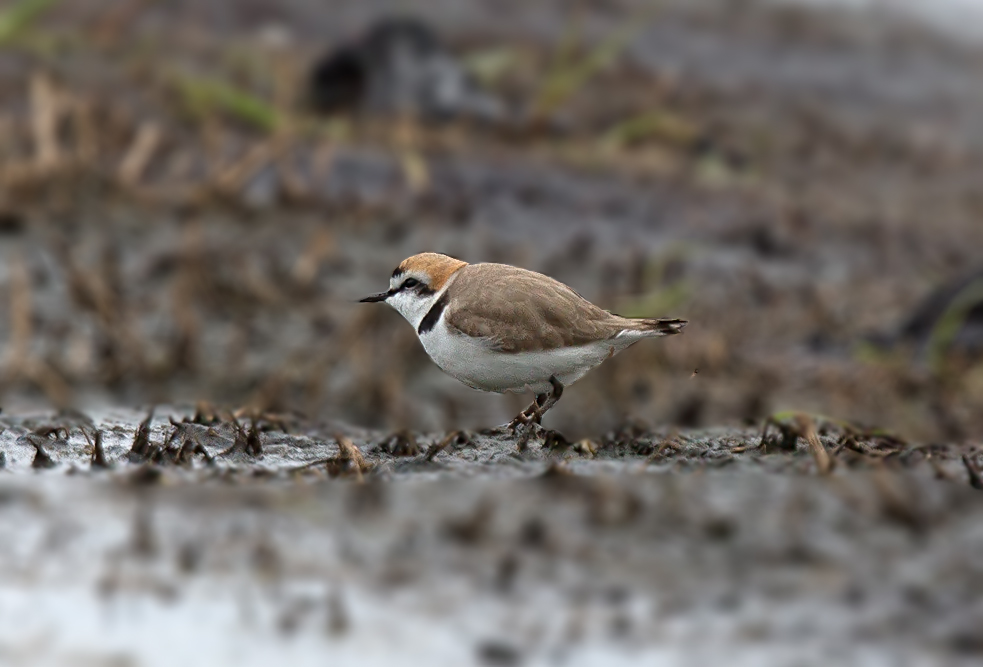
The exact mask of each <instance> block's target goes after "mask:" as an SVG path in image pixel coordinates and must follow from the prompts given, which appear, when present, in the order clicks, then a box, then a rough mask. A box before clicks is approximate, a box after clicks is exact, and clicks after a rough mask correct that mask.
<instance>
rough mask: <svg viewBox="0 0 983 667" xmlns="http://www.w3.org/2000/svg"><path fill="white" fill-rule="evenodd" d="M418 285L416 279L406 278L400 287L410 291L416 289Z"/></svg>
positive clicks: (418, 282)
mask: <svg viewBox="0 0 983 667" xmlns="http://www.w3.org/2000/svg"><path fill="white" fill-rule="evenodd" d="M419 284H420V281H419V280H417V279H416V278H407V279H406V280H404V281H403V285H402V287H403V289H412V288H414V287H416V286H417V285H419Z"/></svg>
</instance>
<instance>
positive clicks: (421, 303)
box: [361, 252, 467, 327]
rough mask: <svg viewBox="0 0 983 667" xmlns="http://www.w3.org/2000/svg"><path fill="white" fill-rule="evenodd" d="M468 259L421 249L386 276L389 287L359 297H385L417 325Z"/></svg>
mask: <svg viewBox="0 0 983 667" xmlns="http://www.w3.org/2000/svg"><path fill="white" fill-rule="evenodd" d="M465 266H467V262H462V261H461V260H459V259H454V258H453V257H448V256H447V255H441V254H439V253H435V252H424V253H420V254H419V255H413V256H412V257H407V258H406V259H404V260H403V261H402V262H401V263H400V265H399V266H397V267H396V270H395V271H393V273H392V277H391V278H390V279H389V289H388V290H387V291H385V292H380V293H379V294H373V295H372V296H367V297H365V298H364V299H362V300H361V301H362V303H371V302H376V301H385V302H386V303H388V304H389V305H390V306H392V307H393V308H395V309H396V310H397V311H399V314H400V315H402V316H403V317H404V318H406V320H407V321H408V322H409V323H410V324H412V325H413V326H414V327H418V326H419V325H420V321H421V320H422V319H423V318H424V316H425V315H426V314H427V312H428V311H429V310H430V308H431V307H432V306H433V304H434V302H436V301H437V299H438V298H439V295H440V293H441V292H442V290H443V289H444V288H445V287H446V286H447V283H448V281H449V280H450V279H451V277H452V276H453V275H454V274H455V273H457V272H458V271H459V270H460V269H462V268H464V267H465Z"/></svg>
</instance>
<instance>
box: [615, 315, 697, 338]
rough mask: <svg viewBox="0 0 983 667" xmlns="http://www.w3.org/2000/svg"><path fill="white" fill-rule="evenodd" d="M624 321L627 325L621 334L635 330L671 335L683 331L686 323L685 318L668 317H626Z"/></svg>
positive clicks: (642, 332) (648, 333) (650, 333)
mask: <svg viewBox="0 0 983 667" xmlns="http://www.w3.org/2000/svg"><path fill="white" fill-rule="evenodd" d="M625 322H626V324H627V326H626V327H625V329H624V331H623V332H622V334H624V333H627V332H629V331H637V332H638V333H640V334H642V335H644V336H672V335H673V334H678V333H683V327H685V326H686V325H687V324H688V321H687V320H678V319H672V318H668V317H663V318H658V319H648V318H638V319H626V320H625ZM619 335H621V334H619Z"/></svg>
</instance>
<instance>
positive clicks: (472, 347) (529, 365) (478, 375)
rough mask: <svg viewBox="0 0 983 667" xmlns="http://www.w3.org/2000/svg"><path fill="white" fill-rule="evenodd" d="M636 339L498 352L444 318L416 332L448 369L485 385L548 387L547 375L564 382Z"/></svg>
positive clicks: (464, 379)
mask: <svg viewBox="0 0 983 667" xmlns="http://www.w3.org/2000/svg"><path fill="white" fill-rule="evenodd" d="M636 340H637V338H636V339H629V338H616V339H612V340H609V341H601V342H598V343H591V344H589V345H581V346H578V347H568V348H560V349H556V350H547V351H540V352H515V353H505V352H497V351H495V350H493V349H491V348H490V347H489V346H488V345H487V344H486V343H485V342H484V341H482V340H481V339H476V338H471V337H469V336H463V335H461V334H457V333H452V332H451V331H450V330H449V329H448V328H447V326H446V324H444V321H443V318H441V320H440V322H438V324H437V326H435V327H434V328H433V329H431V330H430V331H428V332H426V333H424V334H423V335H421V336H420V342H422V343H423V349H425V350H426V351H427V354H429V355H430V358H431V359H433V360H434V362H435V363H436V364H437V365H438V366H440V368H441V369H442V370H443V371H444V372H445V373H447V374H448V375H450V376H452V377H454V378H457V379H458V380H460V381H461V382H463V383H464V384H466V385H468V386H469V387H473V388H474V389H481V390H484V391H494V392H503V391H533V392H535V393H537V394H542V393H546V392H548V391H550V389H551V386H550V381H549V380H550V376H555V377H556V379H557V380H559V381H560V383H561V384H563V385H564V386H569V385H571V384H573V383H574V382H576V381H577V380H579V379H580V378H581V377H583V376H584V374H585V373H586V372H587V371H589V370H590V369H592V368H594V367H595V366H597V365H598V364H600V363H601V362H602V361H604V360H605V359H607V358H609V357H611V356H612V355H614V354H616V353H617V352H620V351H621V350H623V349H625V348H626V347H628V346H629V345H631V344H632V343H634V342H636Z"/></svg>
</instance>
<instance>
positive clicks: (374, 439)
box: [0, 405, 983, 488]
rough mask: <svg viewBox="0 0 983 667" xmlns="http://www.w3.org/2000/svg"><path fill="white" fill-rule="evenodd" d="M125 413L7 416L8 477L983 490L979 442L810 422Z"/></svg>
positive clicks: (802, 418) (1, 439)
mask: <svg viewBox="0 0 983 667" xmlns="http://www.w3.org/2000/svg"><path fill="white" fill-rule="evenodd" d="M137 416H138V413H135V412H131V411H126V410H116V411H114V413H113V414H111V415H105V416H103V417H101V418H100V419H98V420H93V419H90V418H88V417H85V416H84V415H81V414H80V413H78V412H71V413H52V414H49V415H45V416H31V417H16V416H10V415H4V416H3V418H2V419H0V429H2V431H0V452H2V453H3V455H4V460H5V462H6V463H5V467H6V468H7V470H12V471H15V470H19V469H28V468H31V469H52V468H61V469H62V470H71V471H78V470H85V469H92V470H98V469H113V470H115V471H117V472H122V473H126V471H132V470H139V471H140V472H139V473H137V475H136V476H137V477H142V476H144V475H145V469H146V468H148V467H149V468H154V469H157V470H159V471H162V472H166V471H167V470H174V471H179V470H180V471H184V472H189V473H193V474H194V475H195V478H197V479H202V480H204V479H209V478H212V477H216V478H220V479H224V480H234V479H248V478H263V479H268V478H276V479H308V480H316V479H328V478H351V479H355V480H363V479H367V478H369V479H393V480H397V479H401V478H412V477H414V476H420V475H422V476H426V477H428V478H459V477H465V478H472V477H480V478H491V479H495V478H516V477H535V476H540V475H546V476H549V475H586V476H597V475H602V476H603V475H606V474H620V473H634V474H643V473H646V472H652V473H655V472H665V471H670V470H673V471H679V472H697V471H700V470H705V469H717V468H735V469H742V470H747V469H755V470H763V471H767V472H773V473H783V472H787V473H793V474H809V475H819V476H825V475H829V474H833V473H834V472H835V471H836V470H837V469H840V468H842V469H845V470H867V471H870V470H895V471H903V470H922V471H927V472H928V473H930V474H931V475H933V476H935V477H936V478H939V479H950V480H957V479H963V480H968V483H969V484H970V485H971V486H972V487H974V488H981V487H983V483H981V482H980V467H981V465H983V451H981V450H980V449H979V448H978V447H975V446H973V445H971V444H966V445H957V444H934V443H933V444H925V443H911V442H908V441H906V440H905V439H903V438H901V437H899V436H897V435H894V434H891V433H888V432H885V431H882V430H877V429H863V428H859V427H856V426H854V425H851V424H848V423H845V422H833V421H828V420H823V419H822V418H820V417H813V416H810V415H806V414H804V413H797V414H791V415H782V416H780V417H772V418H769V419H768V420H766V421H765V422H764V427H763V428H760V429H754V428H713V429H688V430H680V429H668V428H655V429H654V428H651V427H650V426H648V425H646V424H644V423H642V422H640V421H639V420H630V421H626V422H625V423H623V424H622V425H620V426H619V427H617V428H614V429H612V430H610V431H608V432H607V433H604V434H603V435H601V436H600V437H597V438H583V439H581V440H578V441H576V442H571V441H569V440H568V439H567V438H566V437H565V436H564V435H563V434H562V433H559V432H557V431H554V430H551V429H546V428H543V427H541V426H538V425H531V426H525V427H520V428H519V429H517V430H515V431H512V430H509V429H508V428H505V427H500V428H495V429H485V430H481V431H451V432H447V433H428V432H416V431H411V430H407V429H403V430H398V431H395V432H387V431H373V430H369V429H357V428H353V427H351V426H348V425H344V424H338V423H321V422H316V421H310V420H305V419H303V418H300V417H297V416H295V415H282V414H276V413H252V414H250V415H249V416H248V417H247V418H245V419H242V418H240V416H237V415H236V414H235V413H234V412H232V411H215V410H214V409H212V408H210V407H207V406H205V407H203V406H202V405H199V407H198V408H197V409H196V410H195V411H194V413H193V414H188V413H185V412H182V411H177V412H174V411H172V410H160V409H158V410H150V411H149V412H148V413H146V415H145V417H143V419H142V420H141V421H139V422H138V421H136V420H137Z"/></svg>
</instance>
